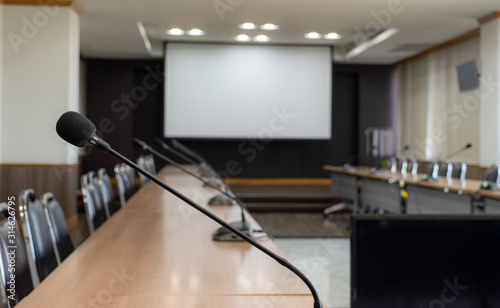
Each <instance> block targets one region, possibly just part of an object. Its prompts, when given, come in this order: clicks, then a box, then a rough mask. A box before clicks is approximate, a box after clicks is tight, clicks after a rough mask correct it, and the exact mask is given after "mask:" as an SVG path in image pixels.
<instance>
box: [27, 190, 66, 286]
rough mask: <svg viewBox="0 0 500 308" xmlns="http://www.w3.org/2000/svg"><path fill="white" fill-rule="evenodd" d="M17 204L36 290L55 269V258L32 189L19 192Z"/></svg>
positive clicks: (41, 211) (43, 215) (46, 225)
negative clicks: (18, 203)
mask: <svg viewBox="0 0 500 308" xmlns="http://www.w3.org/2000/svg"><path fill="white" fill-rule="evenodd" d="M19 202H20V206H19V210H20V211H19V215H20V216H21V222H22V225H23V234H24V243H25V245H26V251H27V255H28V264H29V265H30V271H31V277H32V278H33V286H35V288H36V287H37V286H38V285H39V284H40V282H41V281H43V280H44V279H45V278H46V277H47V276H48V275H49V274H50V273H51V272H52V271H53V270H54V269H55V268H56V267H57V265H58V263H57V257H56V253H55V250H54V245H53V244H52V236H51V231H50V227H49V224H48V223H47V218H46V217H45V211H44V209H43V205H42V203H41V202H40V201H39V200H38V199H37V198H36V195H35V192H34V191H33V189H27V190H24V191H23V192H21V194H20V195H19Z"/></svg>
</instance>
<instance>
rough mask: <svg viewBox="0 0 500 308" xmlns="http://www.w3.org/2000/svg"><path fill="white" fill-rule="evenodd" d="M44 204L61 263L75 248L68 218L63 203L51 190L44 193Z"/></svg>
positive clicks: (58, 260) (57, 255) (58, 259)
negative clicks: (69, 230) (58, 200)
mask: <svg viewBox="0 0 500 308" xmlns="http://www.w3.org/2000/svg"><path fill="white" fill-rule="evenodd" d="M42 205H43V209H44V211H45V217H46V218H47V222H48V224H49V227H50V230H51V231H52V233H51V235H52V243H53V244H54V247H55V252H56V257H57V262H58V264H61V262H62V261H64V260H65V259H66V258H67V257H68V256H69V255H70V254H71V253H72V252H73V251H74V250H75V246H73V242H71V237H70V235H69V232H68V226H67V225H66V218H65V217H64V212H63V210H62V208H61V205H60V204H59V202H57V200H56V198H55V197H54V195H53V194H52V193H51V192H47V193H45V194H43V195H42Z"/></svg>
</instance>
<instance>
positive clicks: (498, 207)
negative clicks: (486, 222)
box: [477, 189, 500, 215]
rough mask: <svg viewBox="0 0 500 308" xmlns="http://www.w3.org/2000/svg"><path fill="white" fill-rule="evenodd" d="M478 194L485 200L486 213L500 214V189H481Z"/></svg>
mask: <svg viewBox="0 0 500 308" xmlns="http://www.w3.org/2000/svg"><path fill="white" fill-rule="evenodd" d="M477 196H478V197H479V198H481V200H483V201H484V213H485V214H497V215H498V214H500V190H487V189H481V190H480V191H478V193H477Z"/></svg>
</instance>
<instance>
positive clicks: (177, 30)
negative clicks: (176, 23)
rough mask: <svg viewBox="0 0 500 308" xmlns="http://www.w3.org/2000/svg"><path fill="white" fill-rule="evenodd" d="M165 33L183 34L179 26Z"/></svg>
mask: <svg viewBox="0 0 500 308" xmlns="http://www.w3.org/2000/svg"><path fill="white" fill-rule="evenodd" d="M167 33H168V34H170V35H183V34H184V30H181V29H179V28H172V29H170V30H168V31H167Z"/></svg>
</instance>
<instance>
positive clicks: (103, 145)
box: [56, 111, 323, 308]
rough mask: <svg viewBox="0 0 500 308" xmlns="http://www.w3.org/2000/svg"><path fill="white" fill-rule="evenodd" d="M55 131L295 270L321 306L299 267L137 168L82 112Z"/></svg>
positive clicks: (61, 121)
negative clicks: (130, 170)
mask: <svg viewBox="0 0 500 308" xmlns="http://www.w3.org/2000/svg"><path fill="white" fill-rule="evenodd" d="M56 131H57V133H58V134H59V136H60V137H61V138H62V139H64V140H65V141H67V142H68V143H71V144H72V145H74V146H77V147H83V146H84V145H85V144H87V143H89V144H90V145H92V146H94V147H96V148H98V149H100V150H102V151H103V152H105V153H109V154H111V155H113V156H115V157H116V158H118V159H119V160H121V161H123V162H124V163H126V164H127V165H129V166H130V167H132V168H133V169H135V170H136V171H137V172H139V173H140V174H142V175H144V176H146V177H147V178H149V179H150V180H151V181H152V182H154V183H156V184H157V185H158V186H160V187H162V188H163V189H165V190H167V191H168V192H170V193H171V194H173V195H174V196H176V197H177V198H179V199H181V200H182V201H184V202H185V203H187V204H189V205H190V206H191V207H193V208H194V209H196V210H198V211H199V212H200V213H202V214H204V215H205V216H207V217H208V218H210V219H212V220H213V221H215V222H216V223H218V224H219V225H221V226H223V227H225V228H226V229H228V230H230V231H231V232H233V233H234V234H235V235H237V236H239V237H240V238H241V239H243V240H244V241H246V242H247V243H249V244H250V245H252V246H254V247H255V248H257V249H259V250H260V251H261V252H263V253H264V254H266V255H267V256H269V257H270V258H272V259H274V260H275V261H276V262H278V263H279V264H281V265H282V266H284V267H286V268H287V269H289V270H290V271H292V272H293V273H295V274H296V275H297V276H298V277H299V278H300V279H301V280H302V281H303V282H304V283H305V284H306V285H307V287H308V288H309V290H310V291H311V294H312V296H313V299H314V306H313V307H314V308H322V307H323V305H322V304H321V301H320V299H319V295H318V292H317V291H316V289H315V288H314V285H313V284H312V283H311V281H310V280H309V279H308V278H307V276H306V275H304V274H303V273H302V272H301V271H300V270H299V269H298V268H296V267H295V266H293V265H292V264H290V263H289V262H288V261H286V260H285V259H284V258H282V257H280V256H278V255H276V254H275V253H273V252H272V251H270V250H269V249H267V248H266V247H264V246H263V245H261V244H259V243H258V242H256V241H255V240H253V239H252V238H250V237H249V236H247V235H246V234H244V233H243V232H241V231H239V230H237V229H235V228H233V227H232V226H231V225H230V224H228V223H226V222H225V221H224V220H222V219H220V218H219V217H218V216H216V215H214V214H212V212H210V211H208V210H207V209H205V208H203V207H202V206H201V205H199V204H197V203H196V202H194V201H193V200H191V199H189V198H188V197H186V196H184V195H183V194H181V193H180V192H178V191H177V190H175V189H173V188H172V187H170V186H168V185H167V184H165V183H164V182H162V181H161V180H160V179H158V178H157V177H156V176H154V175H152V174H150V173H149V172H147V171H145V170H143V169H142V168H140V167H139V166H138V165H136V164H135V163H134V162H133V161H131V160H129V159H128V158H126V157H125V156H123V155H122V154H120V153H118V152H117V151H115V150H114V149H113V148H112V147H111V146H110V145H109V144H108V143H107V142H105V141H104V140H102V139H101V138H99V137H98V136H97V135H96V134H95V132H96V127H95V125H94V124H93V123H92V122H91V121H90V120H89V119H87V118H86V117H84V116H83V115H81V114H79V113H77V112H73V111H68V112H66V113H64V114H63V115H61V117H60V118H59V120H58V121H57V125H56Z"/></svg>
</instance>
